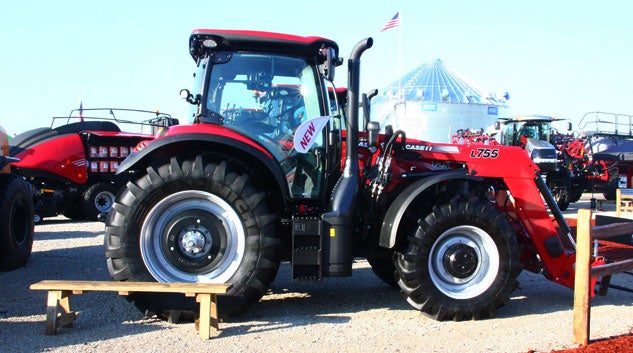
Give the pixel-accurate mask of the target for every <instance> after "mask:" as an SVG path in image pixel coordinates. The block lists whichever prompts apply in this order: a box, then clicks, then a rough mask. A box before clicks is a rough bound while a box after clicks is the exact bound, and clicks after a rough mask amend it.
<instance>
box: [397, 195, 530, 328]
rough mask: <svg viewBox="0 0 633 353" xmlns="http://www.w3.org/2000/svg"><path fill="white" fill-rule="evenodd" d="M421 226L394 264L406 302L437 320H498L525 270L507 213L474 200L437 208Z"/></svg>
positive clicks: (454, 202)
mask: <svg viewBox="0 0 633 353" xmlns="http://www.w3.org/2000/svg"><path fill="white" fill-rule="evenodd" d="M418 225H419V226H418V228H417V230H416V231H415V232H414V234H411V236H410V237H409V239H408V245H407V247H406V249H404V250H402V251H400V252H399V253H397V255H396V261H395V266H396V269H397V271H398V277H399V279H398V285H399V286H400V288H401V289H402V292H403V294H404V296H405V297H406V299H407V301H408V302H409V303H410V304H411V305H412V306H413V307H415V308H416V309H418V310H420V311H422V312H423V313H424V314H425V315H427V316H429V317H431V318H433V319H436V320H455V321H461V320H470V319H479V318H487V317H492V316H494V314H495V310H496V309H497V308H498V307H500V306H502V305H504V304H506V303H507V302H508V301H509V297H510V293H512V291H514V290H515V289H516V288H517V286H518V281H517V280H516V278H517V277H518V275H519V273H520V272H521V269H522V267H521V264H520V262H519V249H520V248H519V245H518V243H517V239H516V235H515V230H514V229H513V228H512V227H511V226H510V224H509V223H508V221H507V220H506V218H505V215H503V214H502V213H500V212H499V211H497V210H496V209H495V208H494V207H492V206H491V205H490V204H489V203H487V202H482V201H480V200H479V199H476V198H471V199H469V200H462V201H457V200H454V201H451V202H450V203H448V204H445V205H442V206H441V207H434V208H433V210H432V211H431V213H430V214H429V215H428V216H426V217H425V218H424V219H420V220H419V221H418Z"/></svg>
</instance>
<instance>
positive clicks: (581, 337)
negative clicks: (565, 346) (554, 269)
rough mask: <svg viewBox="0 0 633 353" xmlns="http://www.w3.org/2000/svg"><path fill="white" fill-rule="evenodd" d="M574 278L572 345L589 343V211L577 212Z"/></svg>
mask: <svg viewBox="0 0 633 353" xmlns="http://www.w3.org/2000/svg"><path fill="white" fill-rule="evenodd" d="M576 232H577V233H576V276H575V278H574V324H573V335H574V343H575V344H582V345H587V344H588V343H589V321H590V315H591V311H590V305H591V302H590V301H591V288H590V284H591V277H590V275H591V210H587V209H581V210H578V226H577V231H576Z"/></svg>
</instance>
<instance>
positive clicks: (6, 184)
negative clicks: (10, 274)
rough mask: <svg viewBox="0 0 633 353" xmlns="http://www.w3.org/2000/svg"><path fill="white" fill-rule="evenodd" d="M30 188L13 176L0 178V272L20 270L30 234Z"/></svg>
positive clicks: (30, 243)
mask: <svg viewBox="0 0 633 353" xmlns="http://www.w3.org/2000/svg"><path fill="white" fill-rule="evenodd" d="M34 213H35V211H34V210H33V194H32V193H31V185H30V184H29V183H28V182H26V181H25V180H24V179H22V178H20V177H18V176H16V175H13V174H2V175H0V219H1V220H2V221H0V271H10V270H15V269H18V268H20V267H23V266H24V265H26V263H27V262H28V259H29V257H30V256H31V249H32V247H33V235H34V224H33V222H34Z"/></svg>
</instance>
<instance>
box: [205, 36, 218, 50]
mask: <svg viewBox="0 0 633 353" xmlns="http://www.w3.org/2000/svg"><path fill="white" fill-rule="evenodd" d="M202 46H203V47H205V48H215V47H217V46H218V43H217V42H216V41H215V40H214V39H210V38H209V39H205V40H204V41H203V42H202Z"/></svg>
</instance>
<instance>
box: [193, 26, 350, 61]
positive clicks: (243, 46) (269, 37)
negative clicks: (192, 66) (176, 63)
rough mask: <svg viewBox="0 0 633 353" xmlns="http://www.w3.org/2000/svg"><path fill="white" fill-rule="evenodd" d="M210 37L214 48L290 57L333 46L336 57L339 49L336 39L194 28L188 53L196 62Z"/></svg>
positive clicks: (311, 55)
mask: <svg viewBox="0 0 633 353" xmlns="http://www.w3.org/2000/svg"><path fill="white" fill-rule="evenodd" d="M207 39H212V40H214V41H215V42H216V44H217V46H216V47H215V48H214V49H213V50H232V51H258V52H267V53H276V54H292V55H293V56H300V57H308V58H313V57H316V56H317V54H318V53H319V49H321V48H322V47H329V48H333V49H334V50H335V52H336V56H337V57H338V55H339V49H338V45H337V44H336V42H334V41H332V40H330V39H326V38H322V37H316V36H308V37H303V36H297V35H291V34H283V33H276V32H264V31H250V30H226V29H196V30H194V31H193V32H192V33H191V36H190V37H189V53H190V54H191V57H192V58H193V60H195V61H198V60H199V59H200V58H201V57H202V56H204V53H205V51H206V50H207V49H205V48H204V47H203V45H202V43H203V42H204V41H205V40H207Z"/></svg>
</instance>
